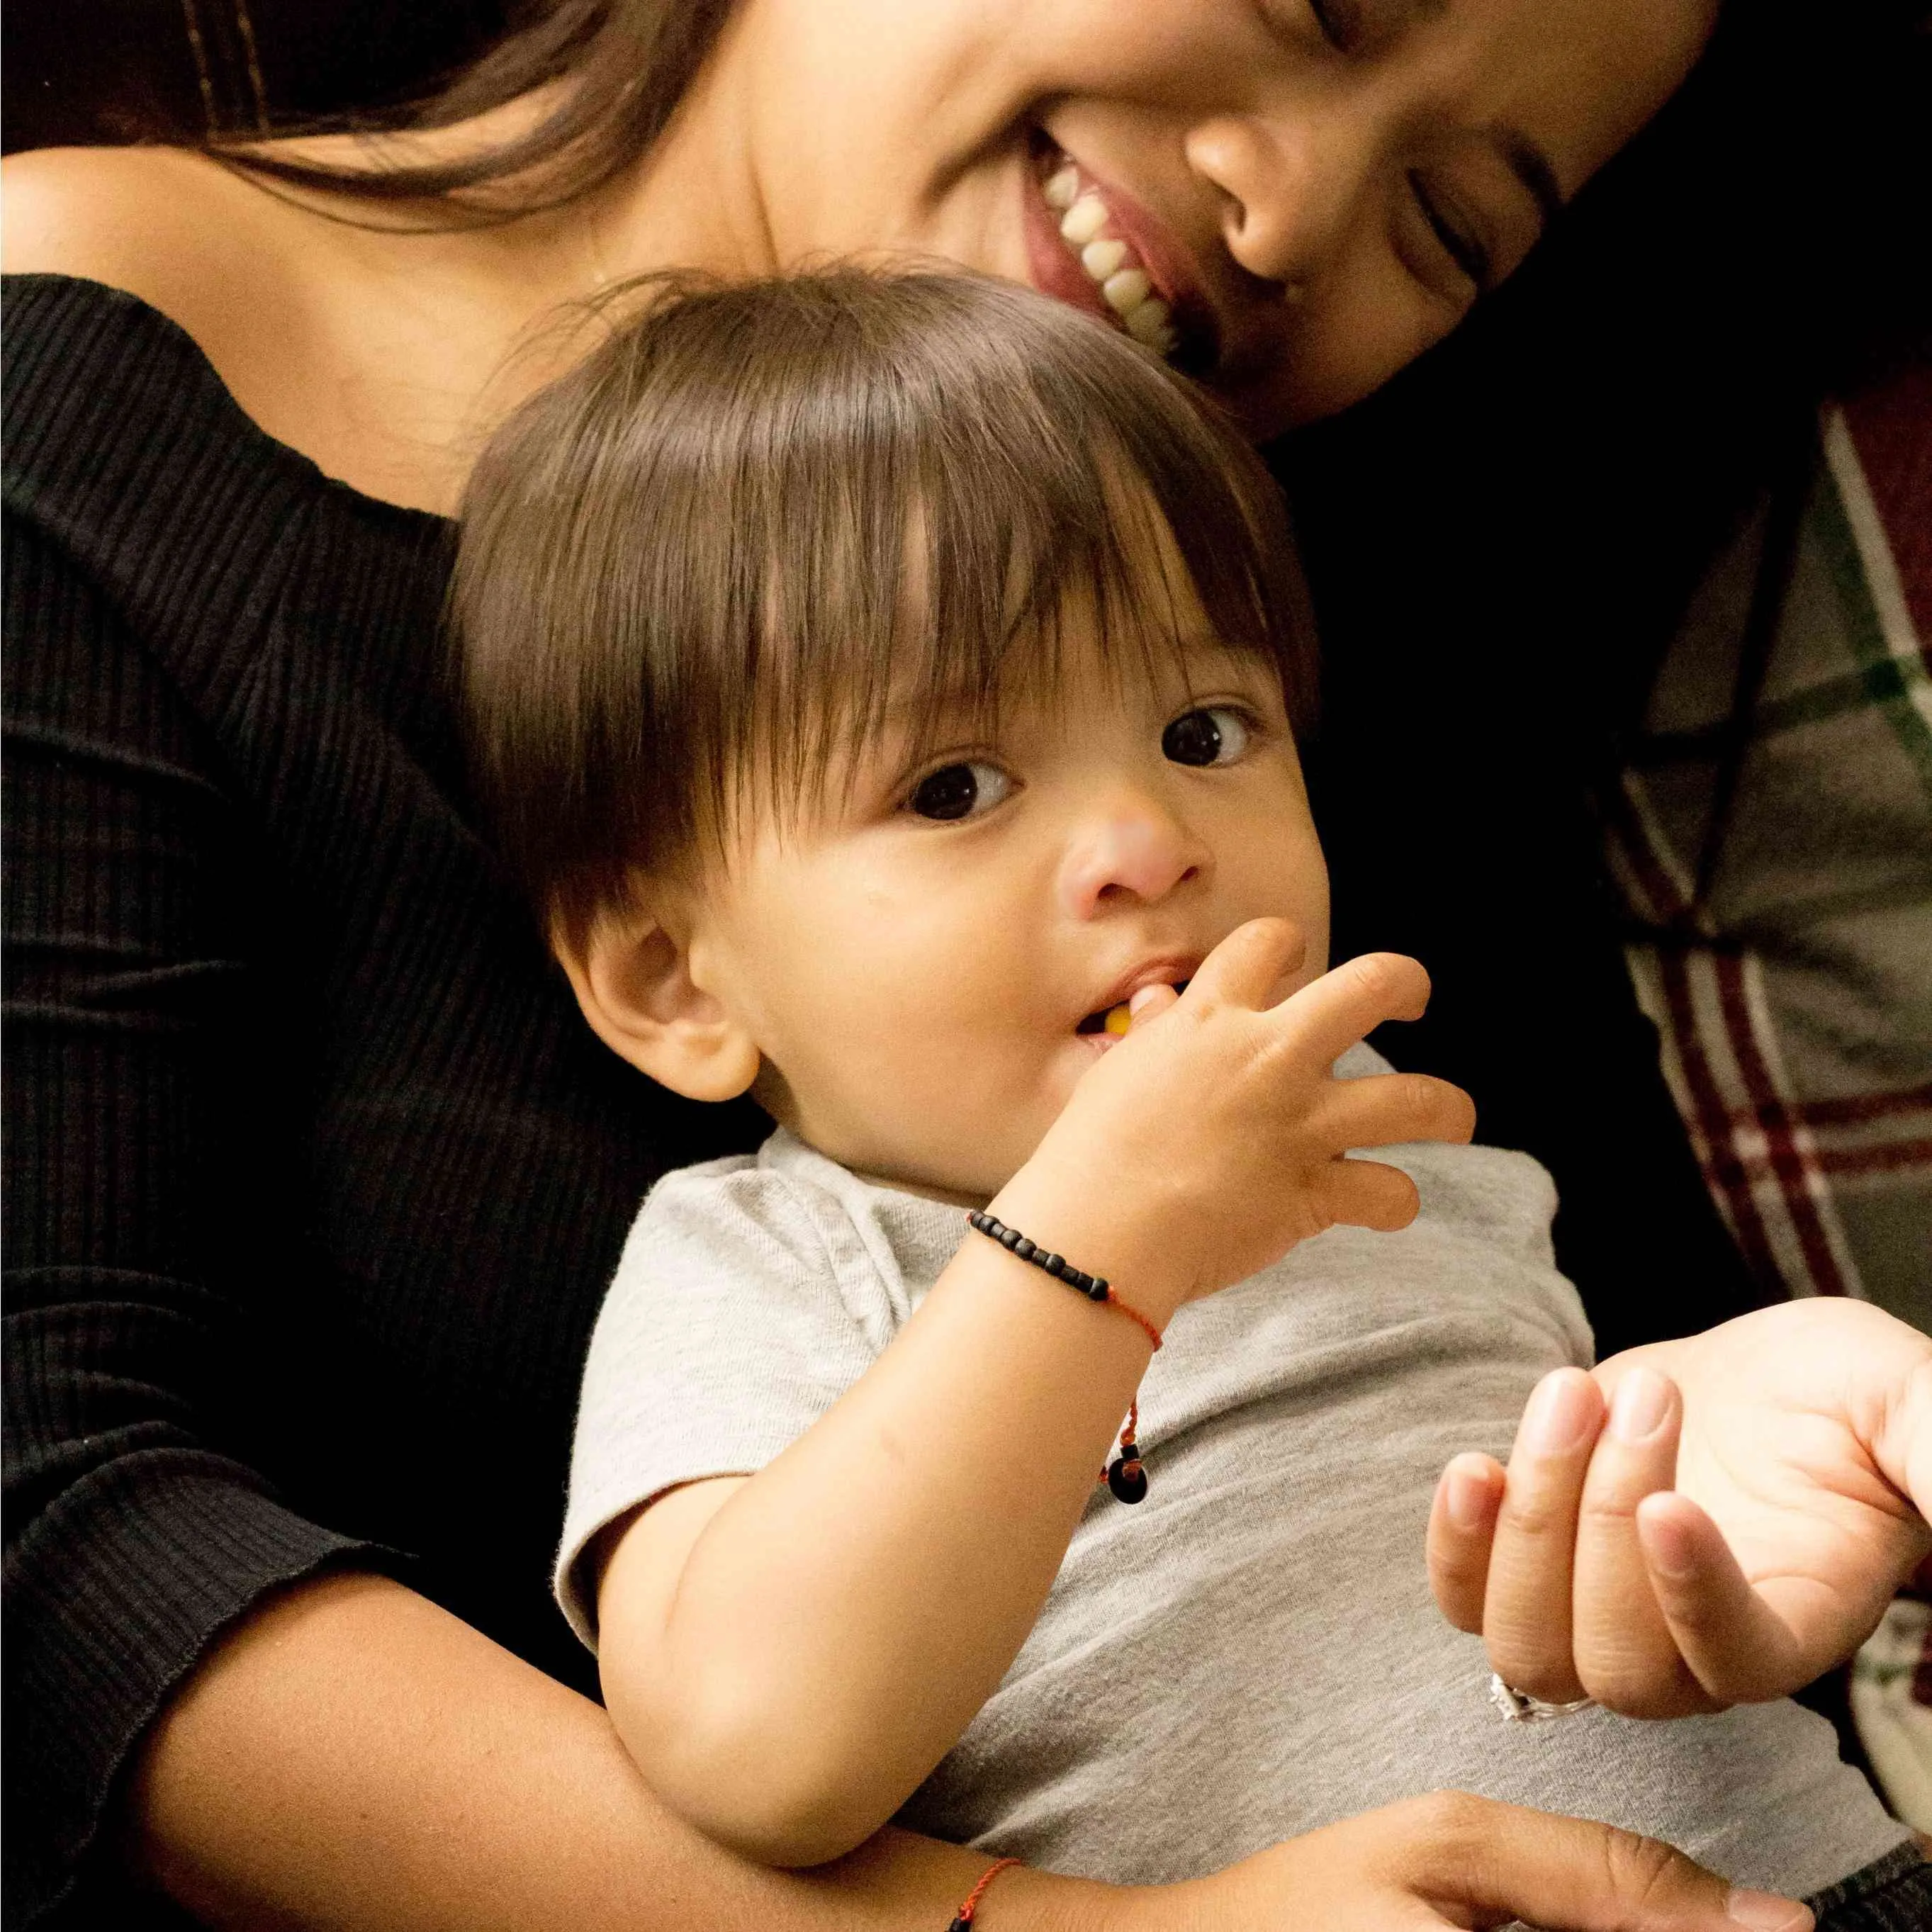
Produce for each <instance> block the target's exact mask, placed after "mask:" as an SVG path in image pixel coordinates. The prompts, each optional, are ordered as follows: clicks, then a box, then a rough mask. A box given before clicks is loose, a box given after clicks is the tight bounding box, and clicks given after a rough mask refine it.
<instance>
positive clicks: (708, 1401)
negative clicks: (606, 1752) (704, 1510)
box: [556, 1156, 895, 1648]
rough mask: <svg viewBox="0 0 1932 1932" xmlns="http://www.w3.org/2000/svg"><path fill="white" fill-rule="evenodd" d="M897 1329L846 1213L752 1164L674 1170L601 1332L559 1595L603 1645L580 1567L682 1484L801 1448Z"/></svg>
mask: <svg viewBox="0 0 1932 1932" xmlns="http://www.w3.org/2000/svg"><path fill="white" fill-rule="evenodd" d="M894 1327H895V1322H894V1320H893V1316H892V1310H891V1309H890V1307H889V1303H888V1301H887V1298H886V1296H885V1295H884V1294H883V1292H882V1287H881V1285H880V1284H879V1283H877V1277H876V1275H875V1274H874V1271H873V1270H872V1269H871V1268H868V1266H866V1265H865V1256H864V1253H863V1250H862V1246H861V1245H860V1244H859V1242H858V1241H856V1238H855V1235H854V1232H853V1229H852V1227H851V1225H850V1219H849V1217H847V1215H846V1214H844V1211H843V1210H842V1209H841V1208H840V1205H839V1204H838V1202H837V1201H836V1200H835V1199H832V1197H831V1196H829V1195H826V1196H823V1197H822V1198H821V1197H820V1196H819V1195H818V1193H817V1191H816V1190H813V1189H812V1188H811V1187H810V1186H809V1185H808V1184H800V1183H799V1181H797V1180H796V1178H793V1176H790V1175H786V1174H782V1173H779V1172H775V1171H774V1169H772V1166H770V1165H769V1163H767V1162H765V1161H763V1160H760V1158H759V1157H756V1156H754V1157H749V1158H747V1157H743V1156H738V1157H733V1158H731V1159H729V1160H721V1161H712V1162H709V1163H706V1165H704V1166H701V1167H694V1168H686V1169H681V1170H680V1171H679V1172H676V1173H673V1174H670V1175H667V1176H666V1177H665V1178H664V1179H663V1180H662V1181H660V1182H659V1183H658V1185H657V1186H656V1187H655V1188H654V1189H653V1190H652V1193H651V1194H650V1196H649V1199H647V1200H646V1202H645V1203H644V1206H643V1211H641V1212H640V1214H639V1215H638V1217H637V1223H636V1225H635V1226H634V1227H633V1228H632V1229H631V1234H630V1237H629V1239H628V1241H626V1242H625V1247H624V1253H623V1257H622V1260H621V1261H619V1263H618V1265H617V1272H616V1277H615V1279H614V1280H613V1282H612V1283H611V1285H610V1294H609V1295H607V1297H606V1298H605V1300H604V1307H603V1310H602V1312H601V1313H600V1314H599V1316H598V1319H597V1327H596V1330H595V1334H593V1336H592V1339H591V1344H590V1353H589V1360H588V1361H587V1362H586V1365H585V1369H584V1378H583V1396H582V1398H581V1400H580V1404H579V1407H578V1410H577V1439H576V1444H575V1447H574V1451H573V1452H572V1457H571V1473H570V1498H569V1503H568V1508H567V1511H566V1514H565V1521H564V1529H563V1540H562V1547H561V1548H560V1549H559V1552H558V1556H557V1568H556V1594H557V1600H558V1601H559V1603H560V1604H562V1607H563V1612H564V1614H565V1616H567V1617H568V1619H570V1623H571V1628H572V1629H574V1631H576V1632H577V1635H578V1636H579V1637H581V1638H583V1640H584V1642H585V1643H587V1644H589V1645H590V1646H592V1648H595V1644H596V1641H597V1625H596V1606H595V1603H594V1601H592V1598H591V1596H590V1594H589V1592H588V1590H587V1589H586V1588H585V1587H584V1585H585V1582H586V1580H585V1579H584V1578H583V1577H582V1576H581V1575H580V1574H579V1559H580V1558H581V1557H582V1556H583V1552H584V1550H585V1547H586V1545H587V1544H589V1541H590V1540H591V1539H592V1538H593V1537H595V1535H596V1534H597V1533H598V1531H599V1530H600V1529H603V1528H604V1526H605V1525H606V1524H607V1523H610V1522H612V1521H613V1520H615V1519H616V1518H617V1517H619V1516H622V1514H624V1513H625V1511H628V1510H630V1509H632V1508H635V1507H636V1506H637V1505H638V1504H640V1503H645V1502H649V1501H651V1500H652V1499H653V1498H654V1497H656V1496H661V1495H662V1494H663V1493H664V1491H666V1490H669V1489H672V1488H674V1487H676V1486H677V1485H678V1484H682V1483H690V1482H696V1481H701V1480H703V1478H706V1477H711V1476H727V1475H749V1474H751V1473H752V1472H755V1471H757V1470H758V1469H762V1468H763V1466H765V1465H766V1463H769V1462H770V1461H771V1460H772V1459H773V1458H774V1457H776V1456H777V1455H778V1454H779V1453H780V1451H782V1450H784V1448H787V1447H788V1446H789V1445H790V1444H791V1443H793V1442H796V1440H797V1439H798V1438H799V1436H802V1435H803V1434H804V1433H805V1431H806V1430H808V1429H809V1428H811V1426H812V1424H814V1423H815V1422H816V1421H818V1419H819V1418H820V1417H821V1416H822V1415H824V1414H825V1412H826V1410H828V1409H830V1408H831V1407H832V1404H833V1403H835V1402H836V1401H837V1400H838V1398H839V1397H840V1396H841V1395H842V1394H844V1392H845V1391H846V1390H847V1389H848V1388H850V1387H851V1386H852V1385H853V1383H854V1382H856V1381H857V1380H858V1379H859V1377H860V1376H862V1375H863V1374H864V1373H865V1370H866V1369H867V1368H868V1367H870V1366H871V1364H872V1363H873V1362H874V1361H875V1360H877V1358H878V1356H879V1355H880V1353H881V1352H882V1351H883V1349H884V1347H885V1346H886V1343H887V1341H889V1340H890V1338H891V1334H892V1329H893V1328H894Z"/></svg>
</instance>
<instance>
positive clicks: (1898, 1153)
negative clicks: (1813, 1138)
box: [1811, 1140, 1932, 1174]
mask: <svg viewBox="0 0 1932 1932" xmlns="http://www.w3.org/2000/svg"><path fill="white" fill-rule="evenodd" d="M1811 1161H1812V1164H1813V1166H1815V1167H1816V1168H1817V1170H1818V1172H1820V1173H1821V1174H1901V1173H1904V1172H1907V1171H1909V1169H1912V1168H1915V1167H1922V1168H1925V1169H1928V1170H1932V1140H1925V1141H1891V1142H1882V1143H1881V1144H1880V1145H1879V1146H1877V1147H1861V1148H1813V1149H1812V1150H1811Z"/></svg>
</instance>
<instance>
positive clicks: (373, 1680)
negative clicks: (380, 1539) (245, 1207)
mask: <svg viewBox="0 0 1932 1932" xmlns="http://www.w3.org/2000/svg"><path fill="white" fill-rule="evenodd" d="M133 1795H134V1811H133V1821H132V1822H133V1850H134V1855H135V1856H136V1858H137V1860H138V1861H139V1864H141V1866H142V1867H143V1868H144V1869H145V1870H146V1871H147V1872H148V1873H149V1874H150V1875H151V1876H152V1877H154V1879H157V1881H158V1882H161V1883H163V1884H164V1885H166V1887H167V1888H168V1889H169V1891H171V1892H172V1893H173V1894H174V1895H175V1897H178V1898H179V1899H181V1900H183V1901H184V1902H185V1903H187V1904H188V1905H189V1906H191V1907H192V1909H193V1910H194V1911H195V1912H196V1914H197V1915H198V1916H199V1917H201V1918H203V1919H204V1920H205V1921H207V1922H208V1924H211V1925H212V1926H214V1927H238V1928H239V1927H248V1928H250V1932H260V1928H263V1927H273V1928H276V1932H296V1928H298V1927H310V1926H317V1927H320V1926H323V1925H326V1926H328V1927H330V1928H332V1932H538V1929H539V1928H548V1927H568V1928H570V1932H660V1928H661V1932H820V1928H823V1932H940V1928H941V1927H944V1925H945V1924H947V1921H948V1920H949V1919H950V1917H951V1915H952V1913H953V1910H954V1909H955V1908H956V1906H957V1904H958V1903H959V1900H960V1899H961V1898H962V1897H963V1896H964V1894H965V1891H967V1889H968V1887H969V1886H970V1885H971V1883H972V1882H973V1880H974V1878H976V1877H977V1876H978V1875H979V1874H980V1873H981V1872H983V1871H984V1870H986V1866H987V1864H988V1859H987V1858H986V1854H984V1853H983V1852H973V1851H969V1850H965V1849H961V1848H959V1847H958V1846H950V1845H941V1844H936V1843H933V1842H932V1841H930V1840H927V1839H922V1838H915V1837H913V1836H912V1835H910V1834H909V1833H906V1832H892V1831H888V1832H881V1833H880V1835H878V1836H877V1838H874V1839H873V1840H872V1841H871V1842H870V1843H868V1844H867V1845H865V1846H864V1847H862V1849H860V1850H859V1851H857V1852H854V1853H853V1855H851V1856H850V1857H848V1858H844V1859H841V1861H839V1862H838V1864H835V1865H829V1866H826V1867H822V1868H820V1870H817V1871H813V1872H805V1873H799V1872H781V1871H772V1870H766V1869H764V1868H763V1867H757V1866H754V1865H748V1864H744V1863H742V1862H741V1861H739V1860H737V1859H736V1858H733V1856H732V1855H730V1853H728V1852H724V1851H722V1850H721V1849H718V1847H717V1846H715V1845H713V1844H712V1843H710V1842H709V1841H708V1840H706V1838H703V1837H702V1836H701V1835H700V1834H698V1833H697V1832H694V1831H693V1830H691V1829H690V1828H689V1827H688V1826H685V1825H683V1824H682V1823H679V1821H678V1820H676V1818H674V1817H673V1816H672V1815H671V1814H670V1813H669V1812H668V1811H667V1810H666V1809H665V1808H664V1807H663V1806H662V1805H660V1804H658V1802H656V1801H655V1799H652V1796H650V1794H649V1791H648V1790H646V1787H645V1786H644V1784H643V1781H641V1780H640V1778H639V1777H638V1776H637V1772H636V1771H635V1770H634V1768H633V1767H632V1766H631V1763H630V1760H629V1759H628V1756H627V1754H625V1751H624V1749H623V1747H622V1745H620V1744H619V1742H618V1741H617V1739H616V1736H615V1734H614V1733H613V1731H612V1730H611V1729H610V1724H609V1723H608V1721H607V1720H606V1718H604V1715H603V1713H602V1712H601V1711H599V1710H598V1709H597V1707H596V1706H594V1705H592V1704H591V1703H588V1702H586V1700H583V1698H580V1697H577V1696H576V1695H575V1694H574V1693H573V1692H571V1691H568V1690H566V1689H565V1688H564V1687H563V1686H562V1685H559V1684H557V1683H556V1682H553V1680H551V1679H549V1678H547V1677H545V1676H543V1675H542V1674H541V1673H540V1672H538V1671H535V1670H531V1669H530V1668H529V1666H527V1665H526V1664H522V1663H520V1661H517V1659H516V1658H513V1657H511V1656H510V1655H508V1653H507V1652H504V1651H502V1650H499V1649H496V1646H493V1645H492V1644H490V1643H489V1642H488V1641H487V1640H486V1639H484V1638H483V1637H479V1636H478V1635H477V1634H476V1633H475V1631H472V1630H470V1629H469V1628H467V1627H466V1626H465V1625H463V1624H461V1623H459V1622H457V1620H456V1619H454V1618H452V1617H450V1616H447V1615H446V1614H445V1613H443V1612H442V1611H440V1610H437V1609H436V1608H434V1607H433V1606H431V1604H427V1603H425V1601H423V1600H422V1598H418V1597H416V1596H414V1595H411V1594H410V1592H407V1590H404V1589H402V1588H401V1586H398V1585H397V1584H395V1583H391V1582H389V1581H387V1580H384V1579H380V1578H374V1577H341V1578H336V1579H333V1580H325V1581H323V1582H320V1583H311V1584H308V1585H306V1586H303V1587H302V1588H301V1589H298V1590H296V1591H293V1592H290V1593H289V1595H287V1597H286V1598H283V1599H281V1600H280V1601H277V1602H276V1603H275V1604H271V1605H269V1606H267V1607H265V1608H263V1610H260V1611H258V1612H257V1613H256V1615H255V1616H253V1617H252V1618H251V1619H249V1620H248V1622H247V1623H245V1625H242V1627H241V1628H239V1629H238V1630H237V1631H236V1632H235V1633H234V1634H233V1635H231V1636H230V1637H229V1638H228V1639H227V1640H226V1641H225V1642H224V1643H223V1644H222V1645H220V1646H219V1647H218V1648H217V1649H216V1651H215V1652H214V1654H213V1655H212V1656H211V1657H210V1658H209V1659H208V1661H207V1662H206V1663H205V1664H204V1665H203V1666H202V1668H201V1669H200V1670H199V1672H198V1673H196V1676H194V1678H193V1679H191V1680H190V1682H189V1684H188V1685H187V1688H186V1689H185V1690H184V1692H183V1693H182V1694H181V1696H180V1697H178V1699H177V1700H175V1702H174V1703H173V1704H172V1706H170V1707H169V1710H168V1712H167V1713H166V1715H165V1716H164V1718H163V1720H162V1721H161V1723H160V1725H159V1726H158V1727H157V1729H156V1730H155V1733H154V1737H153V1739H152V1740H151V1743H150V1744H149V1745H148V1748H147V1750H146V1751H145V1754H144V1756H143V1758H142V1765H141V1770H140V1775H139V1778H138V1781H136V1785H135V1787H134V1794H133ZM1149 1802H1158V1800H1157V1799H1156V1798H1155V1797H1154V1796H1153V1795H1152V1794H1150V1799H1149ZM1517 1918H1523V1919H1526V1920H1529V1921H1532V1922H1534V1923H1535V1924H1542V1925H1547V1926H1550V1927H1553V1928H1563V1932H1570V1929H1571V1928H1574V1932H1738V1928H1739V1927H1741V1926H1742V1927H1752V1928H1755V1932H1804V1929H1805V1928H1807V1927H1809V1925H1810V1924H1811V1917H1810V1915H1809V1914H1808V1912H1805V1911H1804V1910H1803V1909H1802V1907H1799V1906H1795V1905H1791V1904H1789V1903H1786V1902H1784V1901H1781V1900H1775V1899H1772V1898H1769V1897H1766V1895H1764V1894H1760V1893H1739V1892H1734V1891H1732V1890H1731V1889H1730V1888H1729V1887H1727V1885H1725V1884H1724V1882H1723V1881H1722V1880H1721V1879H1715V1878H1713V1877H1712V1876H1711V1875H1710V1874H1709V1873H1707V1872H1704V1871H1702V1870H1700V1869H1699V1868H1698V1867H1696V1866H1694V1865H1693V1864H1691V1862H1690V1861H1689V1860H1688V1859H1687V1858H1683V1857H1682V1856H1681V1855H1679V1854H1678V1853H1676V1852H1672V1851H1670V1850H1669V1849H1667V1847H1665V1846H1661V1845H1659V1844H1658V1843H1655V1842H1654V1841H1648V1840H1642V1839H1638V1838H1634V1837H1632V1836H1631V1835H1630V1834H1628V1833H1627V1832H1616V1831H1613V1830H1611V1829H1610V1828H1609V1827H1607V1826H1602V1825H1598V1824H1593V1823H1585V1822H1583V1821H1581V1820H1574V1819H1567V1818H1555V1817H1546V1816H1545V1815H1544V1814H1541V1813H1540V1812H1534V1811H1520V1810H1518V1809H1517V1808H1514V1807H1512V1806H1508V1805H1493V1804H1490V1803H1487V1802H1484V1801H1482V1800H1480V1799H1473V1798H1467V1797H1463V1796H1458V1795H1457V1794H1454V1793H1445V1794H1439V1795H1438V1796H1434V1797H1430V1798H1425V1799H1418V1800H1414V1801H1412V1802H1409V1803H1406V1804H1403V1805H1391V1806H1388V1807H1386V1808H1384V1809H1382V1810H1381V1811H1375V1812H1371V1813H1369V1814H1366V1815H1365V1816H1364V1817H1360V1818H1353V1819H1350V1820H1347V1821H1346V1823H1343V1824H1340V1825H1336V1826H1330V1827H1329V1828H1328V1829H1326V1830H1324V1831H1320V1832H1311V1833H1310V1834H1308V1835H1307V1836H1305V1837H1304V1838H1298V1839H1295V1840H1293V1841H1291V1842H1290V1843H1286V1844H1283V1845H1279V1846H1274V1847H1273V1848H1271V1849H1269V1850H1268V1851H1265V1852H1260V1853H1258V1854H1257V1855H1255V1856H1254V1857H1253V1858H1247V1859H1244V1861H1242V1862H1241V1864H1237V1865H1235V1866H1232V1867H1229V1869H1228V1870H1226V1871H1224V1872H1220V1873H1216V1874H1214V1876H1211V1877H1209V1878H1205V1879H1198V1880H1193V1881H1190V1882H1187V1883H1185V1884H1181V1885H1172V1886H1163V1887H1153V1888H1133V1889H1121V1888H1114V1887H1110V1886H1106V1885H1095V1884H1091V1883H1088V1882H1085V1881H1082V1880H1079V1879H1065V1878H1056V1877H1052V1876H1048V1875H1046V1874H1045V1873H1038V1872H1032V1871H1018V1872H1013V1873H1008V1874H1007V1875H1005V1876H1003V1877H1002V1878H1001V1879H1000V1881H999V1883H998V1886H997V1887H996V1888H995V1890H994V1891H992V1892H991V1893H989V1894H988V1897H987V1900H986V1904H985V1906H984V1907H983V1911H982V1914H981V1922H982V1923H983V1924H984V1925H985V1926H986V1929H987V1932H1210V1928H1211V1929H1212V1932H1304V1928H1306V1927H1308V1926H1310V1925H1319V1926H1321V1927H1322V1928H1323V1932H1446V1928H1448V1927H1452V1926H1460V1927H1474V1926H1499V1925H1503V1924H1508V1923H1509V1922H1511V1921H1514V1920H1515V1919H1517Z"/></svg>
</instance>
